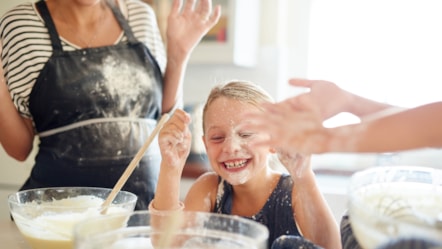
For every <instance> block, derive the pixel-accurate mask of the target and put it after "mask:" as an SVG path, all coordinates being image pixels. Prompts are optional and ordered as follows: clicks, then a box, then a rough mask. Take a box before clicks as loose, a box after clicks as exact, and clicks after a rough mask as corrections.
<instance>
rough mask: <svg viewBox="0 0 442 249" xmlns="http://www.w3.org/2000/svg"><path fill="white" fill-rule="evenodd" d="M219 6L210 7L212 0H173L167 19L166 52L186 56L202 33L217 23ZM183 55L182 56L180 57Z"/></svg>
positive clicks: (219, 11)
mask: <svg viewBox="0 0 442 249" xmlns="http://www.w3.org/2000/svg"><path fill="white" fill-rule="evenodd" d="M220 16H221V6H216V7H215V8H214V9H212V0H198V1H196V0H185V1H184V6H183V0H174V2H173V5H172V9H171V12H170V14H169V17H168V19H167V22H168V23H167V31H166V37H167V50H168V51H167V52H168V54H169V55H173V56H178V57H179V58H183V57H184V58H187V57H188V56H190V53H191V51H192V50H193V48H195V47H196V45H197V44H198V43H199V42H200V41H201V39H202V38H203V36H204V35H206V34H207V32H209V30H210V29H211V28H213V27H214V26H215V24H216V23H218V20H219V18H220ZM180 56H183V57H180Z"/></svg>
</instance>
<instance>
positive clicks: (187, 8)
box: [183, 0, 196, 13]
mask: <svg viewBox="0 0 442 249" xmlns="http://www.w3.org/2000/svg"><path fill="white" fill-rule="evenodd" d="M195 1H196V0H185V3H184V7H183V13H191V12H193V10H194V6H195Z"/></svg>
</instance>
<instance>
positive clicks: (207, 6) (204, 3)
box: [195, 0, 212, 20]
mask: <svg viewBox="0 0 442 249" xmlns="http://www.w3.org/2000/svg"><path fill="white" fill-rule="evenodd" d="M211 11H212V0H199V1H198V3H197V6H196V7H195V12H196V13H197V14H198V15H200V16H201V17H202V19H204V20H207V19H208V18H209V16H210V12H211Z"/></svg>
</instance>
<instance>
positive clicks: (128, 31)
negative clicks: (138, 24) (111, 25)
mask: <svg viewBox="0 0 442 249" xmlns="http://www.w3.org/2000/svg"><path fill="white" fill-rule="evenodd" d="M108 2H109V7H110V8H111V10H112V12H113V13H114V16H115V18H116V19H117V21H118V23H119V24H120V27H121V28H122V29H123V31H124V34H125V35H126V37H127V40H128V41H129V43H135V42H137V39H136V38H135V35H134V33H133V32H132V29H131V27H130V26H129V22H128V21H127V20H126V18H125V17H124V16H123V13H121V10H120V8H119V7H118V6H117V5H116V2H117V1H108Z"/></svg>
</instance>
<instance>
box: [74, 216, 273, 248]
mask: <svg viewBox="0 0 442 249" xmlns="http://www.w3.org/2000/svg"><path fill="white" fill-rule="evenodd" d="M180 212H181V213H184V214H191V215H196V216H197V217H200V216H204V217H209V216H210V217H222V218H226V219H230V220H235V221H239V222H242V223H245V224H248V225H251V226H254V227H256V229H257V230H260V235H259V236H258V237H257V238H253V240H258V242H259V243H267V242H268V239H269V235H270V233H269V229H268V228H267V226H265V225H264V224H261V223H259V222H258V221H255V220H252V219H249V218H247V217H242V216H239V215H234V214H221V213H214V212H205V211H191V210H180V211H172V212H167V211H166V212H161V213H158V212H155V211H150V210H134V211H131V212H129V213H113V214H107V215H102V216H96V217H93V218H91V219H87V220H84V221H81V222H79V223H77V224H75V225H74V228H73V234H74V235H73V236H74V238H73V239H74V244H75V243H78V241H77V240H78V239H79V235H78V230H79V229H81V227H88V226H90V225H91V222H99V221H103V220H106V219H112V218H118V217H124V218H127V219H129V218H132V217H134V216H140V215H141V216H145V215H151V214H154V215H159V216H170V215H175V214H177V213H180ZM140 227H145V226H140ZM117 232H119V230H111V231H106V232H105V234H104V235H106V236H110V235H112V234H114V233H115V234H116V233H117ZM93 236H94V235H93ZM98 236H100V235H98Z"/></svg>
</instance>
